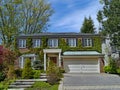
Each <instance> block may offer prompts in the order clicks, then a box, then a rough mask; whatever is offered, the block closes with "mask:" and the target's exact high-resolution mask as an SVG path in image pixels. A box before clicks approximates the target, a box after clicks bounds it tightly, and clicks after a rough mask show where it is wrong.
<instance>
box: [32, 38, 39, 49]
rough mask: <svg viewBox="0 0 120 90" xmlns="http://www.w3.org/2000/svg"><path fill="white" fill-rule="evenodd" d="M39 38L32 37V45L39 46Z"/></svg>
mask: <svg viewBox="0 0 120 90" xmlns="http://www.w3.org/2000/svg"><path fill="white" fill-rule="evenodd" d="M40 44H41V40H40V39H33V47H34V48H36V47H40Z"/></svg>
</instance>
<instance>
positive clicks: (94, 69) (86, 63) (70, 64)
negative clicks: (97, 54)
mask: <svg viewBox="0 0 120 90" xmlns="http://www.w3.org/2000/svg"><path fill="white" fill-rule="evenodd" d="M64 68H65V71H66V72H71V73H75V72H76V73H98V72H99V69H98V68H99V67H98V61H97V60H66V61H64Z"/></svg>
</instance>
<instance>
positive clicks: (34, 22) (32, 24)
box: [21, 0, 53, 34]
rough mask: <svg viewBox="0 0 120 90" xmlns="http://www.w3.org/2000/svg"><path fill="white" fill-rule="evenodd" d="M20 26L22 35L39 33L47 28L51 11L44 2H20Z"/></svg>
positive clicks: (42, 0)
mask: <svg viewBox="0 0 120 90" xmlns="http://www.w3.org/2000/svg"><path fill="white" fill-rule="evenodd" d="M22 1H23V2H22V10H21V11H22V12H23V13H22V15H21V20H22V23H21V26H22V29H23V33H24V34H33V33H37V34H38V33H41V32H42V31H43V30H46V29H47V27H48V21H49V17H50V16H51V15H52V13H53V10H52V9H51V6H50V4H49V3H47V2H46V1H45V0H22Z"/></svg>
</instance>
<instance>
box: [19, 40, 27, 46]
mask: <svg viewBox="0 0 120 90" xmlns="http://www.w3.org/2000/svg"><path fill="white" fill-rule="evenodd" d="M19 48H26V39H19Z"/></svg>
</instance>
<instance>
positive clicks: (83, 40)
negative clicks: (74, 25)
mask: <svg viewBox="0 0 120 90" xmlns="http://www.w3.org/2000/svg"><path fill="white" fill-rule="evenodd" d="M84 42H85V39H84V38H82V46H83V47H84V46H85V43H84Z"/></svg>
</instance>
